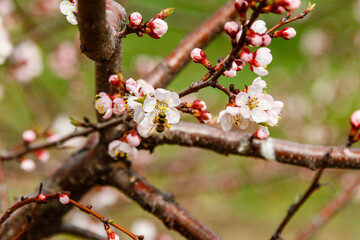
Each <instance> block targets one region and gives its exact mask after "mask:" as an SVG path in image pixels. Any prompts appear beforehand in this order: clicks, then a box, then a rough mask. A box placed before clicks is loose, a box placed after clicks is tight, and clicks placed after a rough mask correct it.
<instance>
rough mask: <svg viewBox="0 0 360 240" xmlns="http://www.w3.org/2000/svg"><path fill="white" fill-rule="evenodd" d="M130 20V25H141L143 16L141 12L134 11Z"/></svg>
mask: <svg viewBox="0 0 360 240" xmlns="http://www.w3.org/2000/svg"><path fill="white" fill-rule="evenodd" d="M129 20H130V22H129V23H130V26H132V27H137V26H140V24H141V23H142V21H143V18H142V16H141V14H140V13H138V12H133V13H132V14H130V15H129Z"/></svg>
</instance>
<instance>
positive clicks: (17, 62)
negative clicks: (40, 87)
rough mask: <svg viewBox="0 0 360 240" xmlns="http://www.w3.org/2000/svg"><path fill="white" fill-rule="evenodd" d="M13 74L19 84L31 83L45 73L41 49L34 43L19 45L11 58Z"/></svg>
mask: <svg viewBox="0 0 360 240" xmlns="http://www.w3.org/2000/svg"><path fill="white" fill-rule="evenodd" d="M10 63H11V74H12V76H13V77H14V78H15V79H16V80H17V81H19V82H29V81H31V80H32V79H34V78H35V77H38V76H40V75H41V74H42V72H43V62H42V57H41V53H40V51H39V48H38V47H37V46H36V45H35V43H34V42H32V41H30V40H29V41H26V42H23V43H21V44H20V45H18V46H17V47H16V48H15V49H14V51H13V52H12V54H11V56H10Z"/></svg>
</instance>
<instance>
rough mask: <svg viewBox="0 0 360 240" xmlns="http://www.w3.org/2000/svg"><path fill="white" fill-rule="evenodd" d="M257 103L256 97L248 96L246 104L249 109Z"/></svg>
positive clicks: (256, 105) (255, 106)
mask: <svg viewBox="0 0 360 240" xmlns="http://www.w3.org/2000/svg"><path fill="white" fill-rule="evenodd" d="M258 104H259V101H258V100H257V98H256V97H253V98H250V97H249V100H248V103H247V105H248V106H249V108H250V110H253V109H254V108H257V107H258Z"/></svg>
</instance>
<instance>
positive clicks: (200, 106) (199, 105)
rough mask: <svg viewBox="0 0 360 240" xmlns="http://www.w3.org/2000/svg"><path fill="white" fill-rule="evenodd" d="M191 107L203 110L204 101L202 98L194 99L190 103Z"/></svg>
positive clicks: (204, 107) (204, 106)
mask: <svg viewBox="0 0 360 240" xmlns="http://www.w3.org/2000/svg"><path fill="white" fill-rule="evenodd" d="M191 108H195V109H199V110H201V111H204V110H205V109H206V103H205V102H204V101H202V100H195V101H194V102H193V103H192V104H191Z"/></svg>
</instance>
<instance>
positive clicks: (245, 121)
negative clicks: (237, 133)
mask: <svg viewBox="0 0 360 240" xmlns="http://www.w3.org/2000/svg"><path fill="white" fill-rule="evenodd" d="M248 125H249V120H247V119H243V120H242V121H241V123H239V124H238V126H239V128H241V129H245V128H247V126H248Z"/></svg>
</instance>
